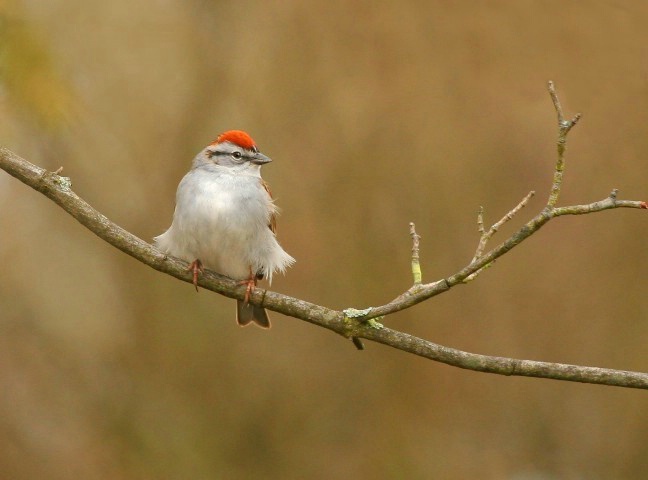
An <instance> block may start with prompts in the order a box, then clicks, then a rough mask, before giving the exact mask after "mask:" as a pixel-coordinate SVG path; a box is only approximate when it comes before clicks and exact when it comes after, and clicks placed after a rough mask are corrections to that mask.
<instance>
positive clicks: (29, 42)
mask: <svg viewBox="0 0 648 480" xmlns="http://www.w3.org/2000/svg"><path fill="white" fill-rule="evenodd" d="M0 85H1V86H2V93H3V96H4V98H5V99H7V100H9V103H10V105H11V107H12V109H11V110H10V111H7V112H5V115H11V116H15V117H20V116H27V117H29V118H30V119H33V120H35V121H36V122H37V123H38V124H39V125H41V126H43V127H45V128H48V129H51V128H55V127H58V126H59V125H61V123H62V122H65V120H66V118H67V117H68V116H69V115H70V110H71V108H72V105H73V100H72V98H71V97H72V94H71V91H70V87H69V85H67V84H66V82H65V81H64V80H63V79H62V78H61V76H60V74H59V72H58V69H57V68H56V66H55V62H54V61H53V60H52V52H51V51H50V50H49V48H48V45H47V42H46V35H44V34H43V33H41V32H39V31H38V30H37V28H36V27H35V26H34V25H33V24H30V23H29V21H27V19H25V17H24V16H23V15H22V12H21V11H20V10H19V9H18V8H17V7H16V6H15V5H14V4H13V3H12V2H4V3H2V4H0Z"/></svg>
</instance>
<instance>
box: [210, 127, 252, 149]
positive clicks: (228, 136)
mask: <svg viewBox="0 0 648 480" xmlns="http://www.w3.org/2000/svg"><path fill="white" fill-rule="evenodd" d="M224 142H230V143H233V144H234V145H238V146H239V147H241V148H245V149H246V150H251V149H253V148H255V147H256V143H254V140H252V137H250V136H249V135H248V134H247V133H246V132H244V131H243V130H228V131H227V132H224V133H221V134H220V135H219V136H218V138H216V140H214V141H213V142H212V143H211V144H212V145H216V144H218V143H224Z"/></svg>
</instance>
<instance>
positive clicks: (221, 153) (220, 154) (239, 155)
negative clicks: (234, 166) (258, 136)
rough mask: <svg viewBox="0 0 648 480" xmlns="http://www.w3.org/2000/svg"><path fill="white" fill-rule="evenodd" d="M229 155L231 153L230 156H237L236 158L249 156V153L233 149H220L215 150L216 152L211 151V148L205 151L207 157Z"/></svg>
mask: <svg viewBox="0 0 648 480" xmlns="http://www.w3.org/2000/svg"><path fill="white" fill-rule="evenodd" d="M229 155H231V156H232V157H234V158H237V159H241V158H250V155H245V154H244V153H241V152H238V151H234V152H220V151H216V152H214V151H211V150H210V151H209V152H208V153H207V156H208V157H209V158H212V157H222V156H229Z"/></svg>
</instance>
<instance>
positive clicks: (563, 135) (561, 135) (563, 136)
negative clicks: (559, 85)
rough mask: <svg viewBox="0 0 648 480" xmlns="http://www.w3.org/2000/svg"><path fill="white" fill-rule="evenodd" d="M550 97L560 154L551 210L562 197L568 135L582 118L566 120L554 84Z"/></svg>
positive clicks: (549, 201) (549, 205)
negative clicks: (554, 114)
mask: <svg viewBox="0 0 648 480" xmlns="http://www.w3.org/2000/svg"><path fill="white" fill-rule="evenodd" d="M548 88H549V95H550V96H551V100H552V102H553V104H554V108H555V109H556V115H557V116H558V141H557V142H556V148H557V152H558V157H557V159H556V168H555V170H554V176H553V182H552V184H551V192H550V193H549V199H548V200H547V208H548V209H549V210H551V209H552V208H554V207H555V206H556V203H558V198H559V197H560V189H561V188H562V179H563V174H564V172H565V149H566V148H567V134H568V133H569V131H570V130H571V129H572V128H573V127H574V125H576V124H577V123H578V121H579V120H580V118H581V114H580V113H577V114H576V115H574V118H572V119H571V120H565V114H564V113H563V109H562V105H561V103H560V99H559V98H558V93H557V92H556V88H555V86H554V83H553V82H551V81H550V82H549V84H548Z"/></svg>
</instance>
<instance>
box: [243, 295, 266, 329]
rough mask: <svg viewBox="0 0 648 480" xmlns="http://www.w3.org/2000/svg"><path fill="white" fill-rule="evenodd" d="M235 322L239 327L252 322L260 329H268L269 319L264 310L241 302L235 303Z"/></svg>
mask: <svg viewBox="0 0 648 480" xmlns="http://www.w3.org/2000/svg"><path fill="white" fill-rule="evenodd" d="M236 322H237V323H238V324H239V325H240V326H241V327H244V326H246V325H248V324H249V323H251V322H254V323H256V324H257V325H258V326H260V327H262V328H270V319H269V318H268V312H266V309H265V308H263V307H257V306H256V305H252V304H251V303H245V302H243V300H237V301H236Z"/></svg>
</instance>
